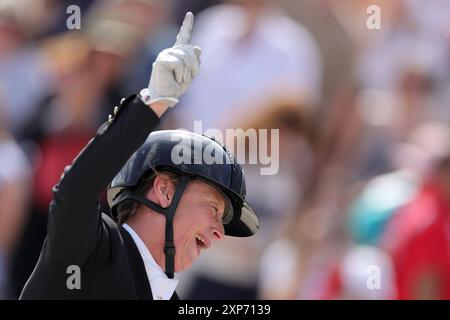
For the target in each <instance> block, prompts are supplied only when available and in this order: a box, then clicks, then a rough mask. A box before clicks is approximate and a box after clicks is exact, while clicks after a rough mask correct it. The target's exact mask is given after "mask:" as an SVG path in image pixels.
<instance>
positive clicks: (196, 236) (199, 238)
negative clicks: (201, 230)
mask: <svg viewBox="0 0 450 320" xmlns="http://www.w3.org/2000/svg"><path fill="white" fill-rule="evenodd" d="M195 239H197V240H198V241H200V242H201V246H202V247H205V246H206V244H205V243H206V241H205V240H204V239H203V238H202V237H201V236H200V235H199V234H198V233H197V234H196V235H195Z"/></svg>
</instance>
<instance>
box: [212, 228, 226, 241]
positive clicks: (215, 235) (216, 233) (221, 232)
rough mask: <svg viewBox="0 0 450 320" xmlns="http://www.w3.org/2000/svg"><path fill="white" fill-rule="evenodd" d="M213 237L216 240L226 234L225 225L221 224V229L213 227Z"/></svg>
mask: <svg viewBox="0 0 450 320" xmlns="http://www.w3.org/2000/svg"><path fill="white" fill-rule="evenodd" d="M212 234H213V239H214V240H220V239H222V238H223V237H224V236H225V231H224V229H223V226H222V225H221V227H220V229H217V228H213V229H212Z"/></svg>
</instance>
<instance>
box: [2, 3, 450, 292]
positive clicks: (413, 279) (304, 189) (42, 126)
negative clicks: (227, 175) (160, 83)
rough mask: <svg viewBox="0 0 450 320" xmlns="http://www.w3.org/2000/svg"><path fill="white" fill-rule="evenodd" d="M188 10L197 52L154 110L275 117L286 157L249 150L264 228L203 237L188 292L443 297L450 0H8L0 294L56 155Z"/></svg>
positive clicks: (210, 117)
mask: <svg viewBox="0 0 450 320" xmlns="http://www.w3.org/2000/svg"><path fill="white" fill-rule="evenodd" d="M73 4H76V5H77V6H78V8H79V9H80V13H81V16H80V22H81V24H80V27H81V28H80V29H79V30H69V29H68V25H74V23H75V24H76V22H77V21H75V20H72V19H74V18H73V17H72V14H73V13H74V12H75V11H72V9H71V10H69V13H68V12H67V9H68V8H69V6H70V5H73ZM370 5H377V6H379V8H380V12H379V13H380V14H381V15H380V22H381V29H374V30H371V28H369V27H368V21H369V22H370V21H372V20H371V19H372V18H371V16H372V15H373V14H374V11H371V10H369V11H367V10H368V7H369V6H370ZM186 11H192V12H194V14H196V24H195V28H194V36H193V42H194V43H195V44H198V45H199V46H201V47H202V49H203V54H202V67H201V71H200V74H199V76H198V78H197V79H196V80H195V82H194V84H193V86H192V87H191V89H190V90H189V91H188V92H187V93H186V94H185V95H184V96H183V97H182V99H181V101H180V104H179V105H177V107H176V108H174V109H173V110H171V111H170V112H169V114H168V115H167V116H166V117H165V122H164V123H163V125H162V126H161V128H187V129H190V130H192V129H193V122H194V120H202V121H203V122H202V124H203V129H205V130H206V129H208V128H219V129H222V130H224V129H226V128H244V129H248V128H255V129H279V130H280V131H279V138H280V141H279V142H280V143H279V157H280V158H279V159H280V160H279V164H280V165H279V170H278V173H277V174H275V175H261V174H260V170H259V169H260V167H261V166H259V165H246V166H245V170H246V173H247V189H248V200H249V202H250V203H251V204H252V205H253V206H254V207H255V209H256V210H257V211H258V212H259V214H260V216H261V228H260V232H259V233H258V234H257V235H256V236H255V237H252V238H248V239H233V238H228V239H225V240H223V241H221V242H219V243H217V245H215V246H214V247H213V248H212V249H210V251H209V252H205V253H202V256H201V257H200V258H199V260H198V261H196V262H195V264H194V266H193V268H192V269H191V270H189V271H186V272H184V273H181V274H178V275H177V278H179V279H180V280H181V282H180V285H179V288H178V290H177V291H178V292H179V294H180V296H181V297H182V298H184V299H189V298H190V299H228V298H233V299H241V298H242V299H449V298H450V128H449V124H450V122H449V121H450V0H427V1H423V0H395V1H390V0H384V1H383V0H273V1H268V0H234V1H232V0H228V1H218V0H217V1H213V0H183V1H182V0H169V1H163V0H105V1H101V0H95V1H94V0H83V1H80V0H78V1H71V0H70V1H69V0H68V1H63V0H0V298H6V299H15V298H17V297H18V295H19V294H20V291H21V289H22V287H23V285H24V283H25V281H26V280H27V278H28V277H29V275H30V273H31V272H32V271H33V267H34V265H35V263H36V261H37V259H38V257H39V252H40V249H41V246H42V243H43V240H44V238H45V236H46V222H47V216H46V215H47V207H48V204H49V202H50V201H51V197H52V194H51V187H52V186H53V185H54V184H55V183H56V182H57V181H58V179H59V177H60V175H61V173H62V171H63V168H64V166H65V165H67V164H70V162H71V161H72V159H73V158H74V157H75V156H76V155H77V154H78V152H79V151H80V150H81V149H82V147H83V146H84V145H85V144H86V143H87V142H88V140H89V139H90V137H91V136H92V135H93V134H94V133H95V130H96V128H97V127H98V126H99V125H100V124H101V123H102V122H103V121H105V119H107V116H108V114H109V113H111V111H112V109H113V108H114V106H115V105H117V104H118V102H119V101H120V99H121V98H122V97H125V96H128V95H130V94H133V93H135V92H137V91H139V90H140V89H142V88H143V87H146V86H147V83H148V78H149V75H150V72H151V67H152V62H153V61H154V59H155V58H156V55H157V53H158V52H159V51H160V50H161V49H164V48H166V47H169V46H171V45H172V43H173V41H174V39H175V36H176V33H177V31H178V27H179V25H180V24H181V20H182V19H183V16H184V14H185V12H186ZM71 17H72V18H71ZM372 22H373V21H372ZM369 25H370V23H369ZM101 202H102V203H103V206H104V210H108V208H107V206H106V205H105V201H104V199H102V200H101Z"/></svg>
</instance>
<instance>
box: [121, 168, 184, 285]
mask: <svg viewBox="0 0 450 320" xmlns="http://www.w3.org/2000/svg"><path fill="white" fill-rule="evenodd" d="M189 180H191V177H189V176H186V175H183V176H181V178H180V181H179V182H178V184H177V187H176V189H175V194H174V195H173V199H172V202H171V204H170V206H169V207H167V208H163V207H161V206H160V205H159V204H156V203H154V202H153V201H150V200H148V199H146V198H144V197H141V196H138V195H136V194H134V193H132V192H131V191H129V190H124V191H123V192H122V193H121V194H120V195H119V196H117V198H116V199H114V202H116V201H120V202H122V201H124V200H134V201H137V202H139V203H141V204H143V205H144V206H146V207H148V208H150V209H153V210H154V211H156V212H158V213H161V214H163V215H164V216H165V217H166V230H165V243H164V255H165V264H166V270H165V273H166V275H167V276H168V277H169V278H170V279H173V277H174V273H175V244H174V242H173V218H174V216H175V212H176V210H177V207H178V204H179V202H180V199H181V196H182V195H183V192H184V190H185V189H186V186H187V184H188V183H189Z"/></svg>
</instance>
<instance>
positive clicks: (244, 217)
mask: <svg viewBox="0 0 450 320" xmlns="http://www.w3.org/2000/svg"><path fill="white" fill-rule="evenodd" d="M240 211H241V214H240V216H239V218H234V219H233V220H232V221H231V222H230V223H229V224H225V225H224V229H225V234H226V235H228V236H233V237H250V236H252V235H254V234H255V233H256V232H257V231H258V229H259V219H258V216H257V215H256V213H255V211H254V210H253V209H252V208H251V207H250V205H249V203H248V202H246V201H244V202H243V204H242V206H241V210H240Z"/></svg>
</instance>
